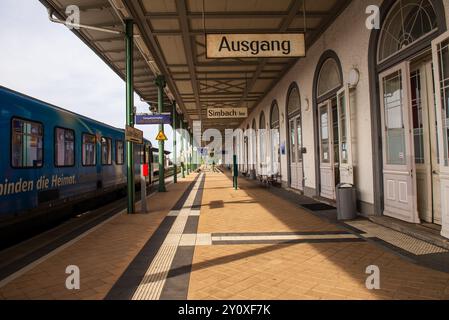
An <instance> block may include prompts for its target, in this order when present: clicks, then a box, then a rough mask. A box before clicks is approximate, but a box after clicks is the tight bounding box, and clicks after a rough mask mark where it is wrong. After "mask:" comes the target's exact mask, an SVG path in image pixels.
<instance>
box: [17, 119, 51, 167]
mask: <svg viewBox="0 0 449 320" xmlns="http://www.w3.org/2000/svg"><path fill="white" fill-rule="evenodd" d="M11 130H12V132H11V137H12V141H11V142H12V147H11V166H12V167H13V168H41V167H42V165H43V154H44V152H43V148H44V147H43V136H44V127H43V125H42V124H40V123H37V122H33V121H27V120H22V119H13V120H12V127H11Z"/></svg>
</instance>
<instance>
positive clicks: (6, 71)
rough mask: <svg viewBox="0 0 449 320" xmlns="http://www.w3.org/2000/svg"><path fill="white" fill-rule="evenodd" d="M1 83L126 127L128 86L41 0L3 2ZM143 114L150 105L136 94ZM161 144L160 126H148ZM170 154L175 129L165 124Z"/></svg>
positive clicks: (150, 135)
mask: <svg viewBox="0 0 449 320" xmlns="http://www.w3.org/2000/svg"><path fill="white" fill-rule="evenodd" d="M0 12H1V13H2V17H1V19H0V40H1V43H2V46H1V50H0V85H2V86H5V87H7V88H10V89H13V90H16V91H19V92H22V93H24V94H27V95H29V96H32V97H35V98H37V99H40V100H43V101H46V102H49V103H52V104H55V105H57V106H60V107H62V108H64V109H67V110H70V111H73V112H76V113H79V114H82V115H85V116H87V117H90V118H93V119H96V120H98V121H101V122H104V123H107V124H109V125H112V126H115V127H119V128H123V127H124V124H125V83H124V82H123V80H122V79H121V78H120V77H119V76H117V75H116V74H115V73H114V72H113V71H112V70H111V69H110V68H109V67H108V66H107V65H106V64H105V63H104V62H103V61H102V60H101V59H100V58H99V57H97V56H96V54H95V53H94V52H93V51H92V50H91V49H90V48H88V47H87V46H86V45H85V44H84V43H83V42H82V41H81V40H80V39H79V38H77V37H76V36H75V35H74V34H73V33H72V32H70V30H68V29H67V28H66V27H64V26H62V25H57V24H54V23H51V22H50V21H49V20H48V17H47V11H46V8H45V7H44V6H43V5H42V4H41V3H40V2H39V1H29V0H20V1H17V0H1V1H0ZM135 105H136V106H137V108H138V111H139V112H143V111H146V110H147V105H146V104H144V103H142V102H141V101H140V98H139V97H138V96H137V95H136V97H135ZM143 130H144V135H145V137H146V138H147V139H150V140H151V141H152V142H153V145H157V144H156V141H155V140H154V138H155V137H156V135H157V133H158V128H157V127H156V126H151V127H145V128H143ZM166 133H167V136H168V138H169V141H168V142H167V143H166V146H167V147H166V148H167V149H168V150H171V149H172V148H171V145H172V143H171V141H172V130H171V127H170V126H166Z"/></svg>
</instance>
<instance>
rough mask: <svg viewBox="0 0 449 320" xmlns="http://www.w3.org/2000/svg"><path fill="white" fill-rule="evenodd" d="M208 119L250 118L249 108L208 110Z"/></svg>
mask: <svg viewBox="0 0 449 320" xmlns="http://www.w3.org/2000/svg"><path fill="white" fill-rule="evenodd" d="M207 118H208V119H238V118H248V108H208V109H207Z"/></svg>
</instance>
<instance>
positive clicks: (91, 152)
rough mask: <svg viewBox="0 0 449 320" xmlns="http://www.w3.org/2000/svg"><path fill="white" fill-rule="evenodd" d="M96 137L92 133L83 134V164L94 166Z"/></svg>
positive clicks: (95, 160)
mask: <svg viewBox="0 0 449 320" xmlns="http://www.w3.org/2000/svg"><path fill="white" fill-rule="evenodd" d="M95 143H96V138H95V136H94V135H91V134H87V133H84V134H83V166H94V165H95V164H96V162H97V157H96V155H95V153H96V145H95Z"/></svg>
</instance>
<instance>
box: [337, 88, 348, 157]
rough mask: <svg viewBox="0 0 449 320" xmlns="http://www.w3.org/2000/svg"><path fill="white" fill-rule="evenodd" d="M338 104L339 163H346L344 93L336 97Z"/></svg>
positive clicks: (346, 144) (346, 139) (346, 136)
mask: <svg viewBox="0 0 449 320" xmlns="http://www.w3.org/2000/svg"><path fill="white" fill-rule="evenodd" d="M338 103H339V107H340V124H339V125H340V131H341V141H340V148H341V149H340V152H341V162H342V163H344V164H346V163H348V133H347V118H346V96H345V94H344V93H342V94H340V95H339V96H338Z"/></svg>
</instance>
